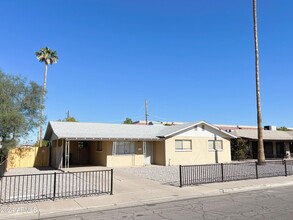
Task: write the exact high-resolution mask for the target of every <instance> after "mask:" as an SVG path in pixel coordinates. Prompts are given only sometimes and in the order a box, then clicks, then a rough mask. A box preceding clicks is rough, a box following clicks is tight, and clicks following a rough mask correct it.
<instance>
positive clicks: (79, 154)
mask: <svg viewBox="0 0 293 220" xmlns="http://www.w3.org/2000/svg"><path fill="white" fill-rule="evenodd" d="M83 142H84V143H83V147H82V148H80V147H78V141H70V150H69V155H70V159H69V163H70V165H79V164H88V163H89V147H90V144H91V142H89V141H83Z"/></svg>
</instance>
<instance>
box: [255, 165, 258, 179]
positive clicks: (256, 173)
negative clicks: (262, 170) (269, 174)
mask: <svg viewBox="0 0 293 220" xmlns="http://www.w3.org/2000/svg"><path fill="white" fill-rule="evenodd" d="M255 177H256V179H258V170H257V161H255Z"/></svg>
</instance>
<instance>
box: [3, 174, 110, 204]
mask: <svg viewBox="0 0 293 220" xmlns="http://www.w3.org/2000/svg"><path fill="white" fill-rule="evenodd" d="M98 194H111V195H112V194H113V170H99V171H86V172H67V173H48V174H30V175H13V176H3V177H2V178H1V180H0V203H14V202H25V201H36V200H47V199H52V200H54V199H56V198H69V197H79V196H88V195H98Z"/></svg>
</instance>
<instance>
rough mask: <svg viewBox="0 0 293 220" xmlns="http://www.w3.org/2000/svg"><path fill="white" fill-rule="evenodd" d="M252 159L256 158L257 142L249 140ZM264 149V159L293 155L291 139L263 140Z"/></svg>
mask: <svg viewBox="0 0 293 220" xmlns="http://www.w3.org/2000/svg"><path fill="white" fill-rule="evenodd" d="M249 144H250V147H251V151H252V152H251V154H252V158H253V159H257V151H258V143H257V141H251V142H249ZM264 150H265V157H266V159H276V158H278V159H283V158H291V157H293V142H292V141H264Z"/></svg>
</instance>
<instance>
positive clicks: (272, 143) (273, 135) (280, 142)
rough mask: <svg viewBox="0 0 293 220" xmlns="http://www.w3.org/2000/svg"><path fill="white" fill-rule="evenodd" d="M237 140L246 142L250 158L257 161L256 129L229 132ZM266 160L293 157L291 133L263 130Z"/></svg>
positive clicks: (292, 132) (292, 137)
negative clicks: (240, 139)
mask: <svg viewBox="0 0 293 220" xmlns="http://www.w3.org/2000/svg"><path fill="white" fill-rule="evenodd" d="M231 134H233V135H234V136H237V138H242V139H245V140H248V144H249V147H250V156H251V158H253V159H257V154H258V136H257V130H256V129H236V130H234V131H232V132H231ZM263 141H264V150H265V157H266V158H288V157H291V156H293V131H278V130H263Z"/></svg>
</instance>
